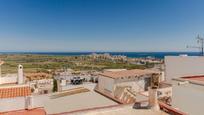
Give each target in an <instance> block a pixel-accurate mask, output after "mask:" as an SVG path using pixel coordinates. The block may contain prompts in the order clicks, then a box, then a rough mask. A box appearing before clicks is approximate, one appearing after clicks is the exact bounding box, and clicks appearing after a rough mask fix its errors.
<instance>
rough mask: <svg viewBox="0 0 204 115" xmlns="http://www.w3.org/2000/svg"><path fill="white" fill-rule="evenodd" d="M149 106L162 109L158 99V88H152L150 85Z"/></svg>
mask: <svg viewBox="0 0 204 115" xmlns="http://www.w3.org/2000/svg"><path fill="white" fill-rule="evenodd" d="M149 106H150V107H151V109H153V110H156V111H158V110H160V108H159V104H158V99H157V88H151V87H149Z"/></svg>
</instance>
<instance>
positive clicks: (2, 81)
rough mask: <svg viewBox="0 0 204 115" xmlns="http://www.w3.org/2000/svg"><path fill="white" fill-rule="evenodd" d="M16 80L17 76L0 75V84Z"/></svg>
mask: <svg viewBox="0 0 204 115" xmlns="http://www.w3.org/2000/svg"><path fill="white" fill-rule="evenodd" d="M16 82H17V76H16V75H13V76H8V77H6V76H5V77H0V84H7V83H16Z"/></svg>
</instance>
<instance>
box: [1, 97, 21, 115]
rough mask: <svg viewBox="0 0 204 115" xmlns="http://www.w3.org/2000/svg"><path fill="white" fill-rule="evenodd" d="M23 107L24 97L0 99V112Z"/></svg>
mask: <svg viewBox="0 0 204 115" xmlns="http://www.w3.org/2000/svg"><path fill="white" fill-rule="evenodd" d="M24 108H25V97H16V98H4V99H0V112H5V111H13V110H20V109H24Z"/></svg>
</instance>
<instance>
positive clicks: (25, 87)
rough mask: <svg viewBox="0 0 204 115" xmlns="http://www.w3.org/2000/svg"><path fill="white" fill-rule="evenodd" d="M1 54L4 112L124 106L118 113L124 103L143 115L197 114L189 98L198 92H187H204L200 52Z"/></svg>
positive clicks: (93, 111) (0, 95) (79, 110)
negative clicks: (159, 55) (160, 56)
mask: <svg viewBox="0 0 204 115" xmlns="http://www.w3.org/2000/svg"><path fill="white" fill-rule="evenodd" d="M0 57H1V63H0V65H1V66H0V67H1V68H0V70H1V74H0V98H1V99H0V106H1V108H0V111H1V112H2V113H3V114H16V113H18V112H19V114H24V113H26V114H39V115H44V114H83V113H84V112H85V113H87V114H96V115H97V114H100V112H97V111H98V109H99V110H101V109H102V110H103V109H104V111H108V112H110V114H112V111H111V108H120V109H119V110H118V111H117V112H114V113H115V114H118V113H119V112H120V111H123V109H124V108H126V109H125V110H124V111H127V112H130V113H129V114H133V113H137V112H138V111H135V112H131V110H129V109H131V108H129V107H131V106H134V108H135V109H136V110H137V109H138V110H140V111H141V110H143V111H142V114H146V113H147V114H155V115H158V114H161V115H163V114H175V115H177V114H178V115H184V114H189V113H192V114H195V113H196V111H197V107H196V108H191V109H189V108H188V106H186V105H188V103H189V104H190V102H188V101H185V100H193V98H195V97H196V95H197V94H196V93H195V94H194V93H193V94H192V93H191V94H190V95H191V96H190V95H189V96H188V97H186V93H190V92H188V90H192V91H193V92H197V93H202V91H199V89H193V87H200V88H203V87H202V86H203V83H202V81H203V80H202V79H204V77H203V76H202V72H203V69H202V61H203V58H202V57H200V56H187V55H180V56H166V57H165V58H164V59H158V58H152V57H147V58H128V57H126V56H121V55H116V56H112V55H110V54H108V53H105V54H97V53H93V54H91V55H82V56H49V55H33V54H25V55H22V54H15V55H14V54H12V55H11V54H3V55H0ZM178 65H179V66H178ZM195 67H197V68H195ZM184 86H185V87H184ZM190 87H192V88H190ZM181 97H182V99H180V98H181ZM79 99H80V100H79ZM82 100H83V101H82ZM197 100H198V101H199V99H197ZM182 101H183V102H182ZM10 102H12V105H11V104H10ZM180 102H182V103H180ZM127 104H128V105H127ZM183 104H184V105H185V104H186V105H185V106H184V105H183ZM191 104H192V103H191ZM62 105H63V107H62ZM195 106H197V105H195ZM142 108H143V109H142ZM145 108H146V109H145ZM148 108H149V109H148ZM198 108H199V107H198ZM24 109H25V110H24ZM155 110H156V111H155Z"/></svg>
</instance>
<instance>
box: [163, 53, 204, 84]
mask: <svg viewBox="0 0 204 115" xmlns="http://www.w3.org/2000/svg"><path fill="white" fill-rule="evenodd" d="M195 75H204V57H201V56H165V77H166V80H167V81H171V79H172V78H179V77H185V76H195Z"/></svg>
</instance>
